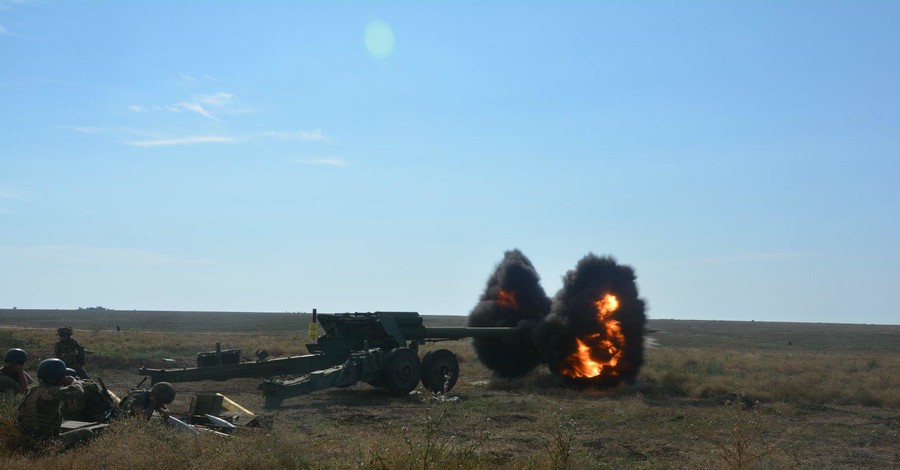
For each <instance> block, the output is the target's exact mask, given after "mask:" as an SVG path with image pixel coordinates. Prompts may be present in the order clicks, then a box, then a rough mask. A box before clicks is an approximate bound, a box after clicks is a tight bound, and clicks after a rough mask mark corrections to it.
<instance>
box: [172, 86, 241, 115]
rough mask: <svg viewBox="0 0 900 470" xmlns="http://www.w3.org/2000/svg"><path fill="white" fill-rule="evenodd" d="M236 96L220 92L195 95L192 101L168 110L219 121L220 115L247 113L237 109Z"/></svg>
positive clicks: (181, 103)
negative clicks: (234, 104) (235, 105)
mask: <svg viewBox="0 0 900 470" xmlns="http://www.w3.org/2000/svg"><path fill="white" fill-rule="evenodd" d="M233 103H234V95H232V94H231V93H226V92H224V91H220V92H218V93H213V94H211V95H195V96H193V97H191V99H190V100H186V101H181V102H178V103H175V104H172V105H169V106H166V109H167V110H169V111H172V112H176V113H180V112H189V113H195V114H199V115H201V116H203V117H205V118H207V119H212V120H214V121H219V114H226V113H232V114H233V113H238V112H247V111H248V110H245V109H236V108H235V107H234V106H233V105H232V104H233Z"/></svg>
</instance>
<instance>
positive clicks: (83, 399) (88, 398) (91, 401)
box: [60, 369, 119, 423]
mask: <svg viewBox="0 0 900 470" xmlns="http://www.w3.org/2000/svg"><path fill="white" fill-rule="evenodd" d="M66 371H67V373H68V371H72V369H66ZM72 372H74V371H72ZM80 382H81V386H82V387H83V388H84V394H82V395H81V396H78V397H75V398H73V399H70V400H66V401H64V402H63V404H62V406H61V407H60V413H62V417H63V419H66V420H73V421H87V422H98V423H108V422H109V420H110V419H112V418H114V417H115V416H116V414H117V412H118V405H119V398H118V397H116V396H115V395H114V394H112V393H110V391H109V390H107V389H106V386H105V385H104V384H103V382H102V381H101V380H100V379H97V380H92V379H84V380H81V381H80Z"/></svg>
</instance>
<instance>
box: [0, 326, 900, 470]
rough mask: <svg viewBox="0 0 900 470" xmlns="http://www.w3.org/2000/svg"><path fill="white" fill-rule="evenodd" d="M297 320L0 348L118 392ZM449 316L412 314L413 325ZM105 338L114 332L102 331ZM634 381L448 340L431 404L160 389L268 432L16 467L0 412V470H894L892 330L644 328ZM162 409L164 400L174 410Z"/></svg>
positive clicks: (897, 439)
mask: <svg viewBox="0 0 900 470" xmlns="http://www.w3.org/2000/svg"><path fill="white" fill-rule="evenodd" d="M308 321H309V317H308V315H304V314H286V313H279V314H274V313H253V314H250V313H216V312H204V313H200V312H182V313H176V312H118V311H101V312H96V311H55V310H54V311H26V310H0V348H9V347H23V348H25V349H26V350H28V352H29V353H30V354H31V357H32V358H33V359H35V360H31V361H29V364H27V367H28V368H30V369H32V370H33V369H34V367H35V366H36V364H37V360H36V359H37V358H39V357H41V356H44V357H46V356H48V355H49V354H50V353H51V351H52V347H53V341H54V339H55V328H56V327H57V326H61V325H63V324H69V325H72V326H74V327H75V329H76V334H75V336H76V338H77V339H79V341H81V342H82V343H83V344H84V345H85V346H87V347H88V348H89V349H91V350H92V351H93V352H94V354H92V355H90V356H88V364H87V369H88V371H89V372H91V373H92V374H93V375H99V376H101V377H103V378H104V380H105V381H106V383H107V385H108V386H109V387H110V388H111V389H112V390H113V391H115V392H117V393H119V394H121V393H124V392H126V391H127V390H128V389H129V388H131V387H133V386H134V385H136V384H137V383H138V381H139V380H140V377H139V376H138V375H137V374H136V373H135V371H136V370H137V368H138V367H139V366H140V365H142V364H146V365H148V366H162V365H163V363H162V359H163V358H170V359H174V360H175V361H177V362H179V363H185V364H188V365H191V364H193V363H194V362H195V354H196V353H197V352H198V351H208V350H212V349H213V348H214V345H215V342H216V341H220V342H221V343H222V346H223V348H232V347H238V348H241V349H242V350H243V351H245V352H246V353H248V354H252V352H253V351H255V350H256V349H267V350H268V351H269V353H270V354H272V356H279V355H294V354H301V353H305V352H306V350H305V347H304V346H303V344H305V342H306V326H307V324H308ZM463 322H464V318H463V317H426V324H428V325H429V326H443V325H460V324H462V323H463ZM117 326H118V327H120V329H121V330H122V331H116V327H117ZM648 326H649V328H651V329H654V330H656V332H655V333H654V334H653V335H652V338H653V339H654V340H655V341H656V342H657V343H658V346H657V347H655V348H652V349H648V350H647V353H646V363H645V365H644V368H643V369H642V370H641V373H640V375H639V377H638V379H639V380H638V383H637V384H635V385H633V386H629V387H624V386H623V387H620V388H617V389H613V390H591V389H589V390H578V389H572V388H565V387H563V386H561V384H560V383H559V382H558V380H557V379H556V378H555V377H554V376H551V375H550V374H549V373H548V372H546V371H544V370H537V371H535V372H533V373H531V374H529V375H527V376H525V377H522V378H519V379H516V380H498V379H495V378H493V377H492V376H491V374H490V372H489V371H488V370H486V369H485V368H484V367H482V366H481V365H480V364H479V363H478V361H477V359H476V358H475V356H474V354H473V353H472V351H471V349H470V347H469V345H468V343H467V342H465V341H456V342H447V343H439V344H438V345H426V346H425V348H426V350H427V349H429V348H435V347H445V348H449V349H452V350H454V351H455V352H457V353H458V355H459V359H460V368H461V374H460V379H459V382H458V384H457V386H456V388H455V389H453V390H452V391H451V392H450V393H449V394H448V396H446V397H443V396H435V395H432V394H431V393H429V392H426V391H424V390H423V389H422V388H419V389H418V390H416V391H415V392H413V393H412V394H411V395H409V396H407V397H403V398H396V397H393V396H390V395H389V394H387V393H386V392H384V391H382V390H379V389H374V388H371V387H369V386H368V385H365V384H360V385H357V386H354V387H350V388H347V389H336V390H329V391H322V392H317V393H314V394H311V395H308V396H302V397H296V398H292V399H288V400H286V401H285V402H284V406H283V407H282V408H281V409H279V410H276V411H264V410H263V408H262V405H263V400H262V397H261V396H260V395H259V393H258V392H257V391H256V385H257V381H256V380H251V379H240V380H231V381H225V382H197V383H185V384H176V386H177V387H178V389H179V391H180V392H182V393H185V392H221V393H223V394H225V395H227V396H229V397H231V398H232V399H234V400H236V401H238V402H239V403H241V404H243V405H244V406H246V407H248V408H250V409H253V410H257V411H260V412H263V413H264V414H266V415H267V416H271V420H272V426H271V428H269V429H241V430H240V431H241V432H238V433H236V434H235V435H233V436H232V437H230V438H227V439H223V438H219V437H216V436H212V435H206V436H199V437H191V436H187V435H184V434H178V433H174V432H173V431H172V430H170V429H168V428H165V427H162V426H157V425H154V424H155V423H149V424H146V423H139V422H135V421H120V422H115V423H113V425H112V426H111V427H110V428H108V430H107V432H105V433H104V434H103V435H102V436H100V438H98V439H97V440H96V441H95V442H93V443H92V444H90V445H89V446H86V447H83V448H79V449H76V450H73V451H69V452H66V453H59V452H54V451H52V450H48V451H46V452H43V453H38V454H27V453H21V452H19V451H17V450H16V448H15V446H14V445H11V443H12V441H13V439H12V437H11V436H10V435H11V433H12V431H11V428H12V422H13V421H12V416H13V414H14V407H15V402H14V400H12V401H11V400H9V399H5V400H3V401H2V402H0V421H2V423H0V429H3V431H2V432H3V434H2V436H0V437H2V439H3V445H0V453H2V458H0V469H6V468H10V469H12V468H15V469H19V468H26V469H27V468H34V469H38V468H40V469H55V468H66V469H70V468H72V469H88V468H91V469H96V468H247V467H252V468H354V467H359V468H384V469H394V468H409V469H413V468H418V469H428V468H431V469H444V468H464V469H468V468H510V469H513V468H514V469H520V468H533V469H545V468H573V469H575V468H578V469H581V468H900V326H877V325H835V324H798V323H763V322H719V321H676V320H651V321H650V322H649V325H648ZM176 403H178V402H177V401H176Z"/></svg>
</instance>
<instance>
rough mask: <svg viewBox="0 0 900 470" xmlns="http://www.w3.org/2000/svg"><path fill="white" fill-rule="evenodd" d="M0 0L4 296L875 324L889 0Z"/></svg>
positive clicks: (891, 250)
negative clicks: (510, 308) (600, 265)
mask: <svg viewBox="0 0 900 470" xmlns="http://www.w3.org/2000/svg"><path fill="white" fill-rule="evenodd" d="M484 3H485V2H428V3H405V2H403V3H401V2H398V3H370V2H366V3H363V2H337V3H335V2H287V1H285V2H265V1H254V2H240V1H229V2H212V1H210V2H191V1H188V2H149V1H145V2H137V1H135V2H93V1H87V2H81V1H72V2H61V1H60V2H57V1H49V0H46V1H23V0H19V1H9V0H0V307H3V308H9V307H13V306H17V307H19V308H77V307H87V306H95V305H102V306H105V307H108V308H116V309H132V308H134V309H163V310H238V311H244V310H255V311H309V310H311V309H312V308H318V309H319V310H320V311H372V310H414V311H419V312H422V313H425V314H467V313H468V312H469V311H470V310H471V308H472V307H473V306H474V305H475V302H476V301H477V298H478V296H479V294H480V293H481V290H482V289H483V285H484V282H485V281H486V279H487V278H488V276H489V275H490V274H491V272H492V271H493V268H494V266H495V264H496V263H498V262H499V261H500V260H501V259H502V256H503V252H504V251H505V250H509V249H512V248H519V249H521V250H522V251H523V252H524V253H525V254H526V255H527V256H528V257H529V258H530V259H531V260H532V262H533V263H534V265H535V267H536V268H537V270H538V272H539V273H540V275H541V276H542V281H543V286H544V288H545V289H546V290H547V292H548V293H550V294H553V293H555V292H556V291H557V290H558V289H559V288H560V287H561V282H560V277H561V276H562V275H563V274H564V273H565V272H566V271H567V270H569V269H573V268H574V267H575V264H576V263H577V261H578V260H579V259H580V258H581V257H582V256H584V255H585V254H587V253H589V252H593V253H596V254H599V255H607V254H609V255H612V256H614V257H615V258H616V259H618V260H619V261H620V262H621V263H624V264H628V265H631V266H633V267H634V269H635V271H636V273H637V276H638V286H639V289H640V292H641V295H642V296H643V297H644V298H645V299H646V300H647V303H648V307H649V310H648V315H649V317H650V318H684V319H722V320H729V319H738V320H751V319H752V320H774V321H821V322H854V323H855V322H864V323H890V324H898V323H900V321H898V319H900V308H898V305H900V303H898V300H897V297H896V295H895V292H896V286H898V285H900V246H898V241H900V215H898V209H897V208H898V207H900V190H898V189H897V183H896V182H897V181H898V180H900V158H898V157H900V86H898V84H900V54H898V53H897V51H898V50H900V28H897V24H900V3H896V2H887V1H871V2H859V1H852V2H851V1H847V2H828V1H825V2H823V1H815V2H812V1H810V2H775V1H754V2H712V1H709V2H699V1H698V2H625V1H612V2H537V1H530V2H493V3H490V5H484Z"/></svg>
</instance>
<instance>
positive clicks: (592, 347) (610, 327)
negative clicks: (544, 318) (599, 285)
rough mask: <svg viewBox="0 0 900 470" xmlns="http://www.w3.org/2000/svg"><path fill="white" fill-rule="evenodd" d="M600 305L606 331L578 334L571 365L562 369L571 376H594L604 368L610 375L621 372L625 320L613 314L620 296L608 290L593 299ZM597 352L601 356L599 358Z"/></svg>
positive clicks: (601, 321) (598, 312)
mask: <svg viewBox="0 0 900 470" xmlns="http://www.w3.org/2000/svg"><path fill="white" fill-rule="evenodd" d="M594 305H596V306H597V320H598V321H599V322H600V323H601V324H602V325H603V327H604V329H605V333H606V334H605V335H603V334H602V333H593V334H590V335H587V336H585V337H583V338H575V343H576V344H577V346H578V349H577V351H575V352H574V353H573V354H572V355H571V356H569V359H568V362H569V364H570V366H571V367H570V368H569V369H563V370H561V371H560V372H561V373H562V374H563V375H566V376H569V377H572V378H593V377H597V376H599V375H600V374H602V373H603V370H604V368H607V370H609V374H610V375H618V372H617V371H616V365H617V364H618V363H619V359H621V358H622V354H623V353H624V349H623V348H624V346H625V336H624V335H623V334H622V324H621V323H620V322H619V321H618V320H615V319H613V318H611V315H612V313H613V312H615V311H616V309H617V308H619V299H617V298H616V296H614V295H612V294H606V295H604V296H603V298H602V299H600V300H598V301H596V302H594ZM598 356H601V357H602V358H601V359H600V360H599V361H598V360H597V359H595V358H597V357H598Z"/></svg>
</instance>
